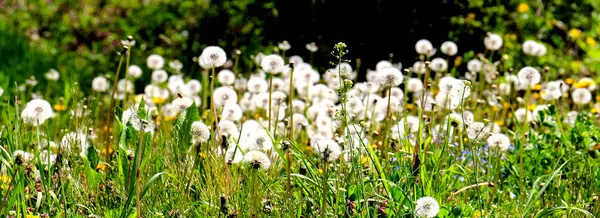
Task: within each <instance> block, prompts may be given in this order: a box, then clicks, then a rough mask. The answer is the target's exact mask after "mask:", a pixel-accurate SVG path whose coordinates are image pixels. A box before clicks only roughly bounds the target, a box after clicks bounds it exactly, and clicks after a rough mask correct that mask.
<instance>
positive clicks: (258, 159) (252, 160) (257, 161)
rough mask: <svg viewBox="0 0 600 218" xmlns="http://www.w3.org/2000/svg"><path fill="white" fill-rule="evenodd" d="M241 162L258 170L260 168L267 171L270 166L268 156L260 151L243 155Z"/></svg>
mask: <svg viewBox="0 0 600 218" xmlns="http://www.w3.org/2000/svg"><path fill="white" fill-rule="evenodd" d="M243 162H244V163H246V164H250V166H252V168H254V169H259V168H261V167H262V168H263V169H265V170H268V169H269V167H270V166H271V160H270V159H269V156H267V155H266V154H265V153H263V152H260V151H249V152H248V153H246V154H245V155H244V159H243Z"/></svg>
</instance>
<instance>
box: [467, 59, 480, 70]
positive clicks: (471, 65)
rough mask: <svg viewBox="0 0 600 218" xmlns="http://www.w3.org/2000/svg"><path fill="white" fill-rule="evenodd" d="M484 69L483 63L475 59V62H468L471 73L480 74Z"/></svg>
mask: <svg viewBox="0 0 600 218" xmlns="http://www.w3.org/2000/svg"><path fill="white" fill-rule="evenodd" d="M482 68H483V63H481V61H480V60H477V59H473V60H470V61H469V62H467V69H468V70H469V71H470V72H475V73H479V72H481V69H482Z"/></svg>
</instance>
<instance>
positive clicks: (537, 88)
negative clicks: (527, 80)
mask: <svg viewBox="0 0 600 218" xmlns="http://www.w3.org/2000/svg"><path fill="white" fill-rule="evenodd" d="M541 89H542V85H540V84H536V85H535V86H533V89H531V90H533V91H540V90H541Z"/></svg>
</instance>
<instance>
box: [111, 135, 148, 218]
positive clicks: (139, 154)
mask: <svg viewBox="0 0 600 218" xmlns="http://www.w3.org/2000/svg"><path fill="white" fill-rule="evenodd" d="M140 133H141V135H140V144H139V146H138V149H137V150H138V151H137V154H136V155H135V158H136V159H137V160H136V162H137V164H136V165H135V207H136V208H137V217H138V218H141V217H142V205H141V202H140V165H141V162H142V150H144V139H145V138H146V135H145V134H146V132H144V131H143V130H142V131H140ZM107 151H108V150H107Z"/></svg>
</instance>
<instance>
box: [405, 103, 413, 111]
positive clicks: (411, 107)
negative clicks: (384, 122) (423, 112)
mask: <svg viewBox="0 0 600 218" xmlns="http://www.w3.org/2000/svg"><path fill="white" fill-rule="evenodd" d="M414 107H415V105H413V104H406V109H407V110H412V109H413V108H414Z"/></svg>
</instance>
